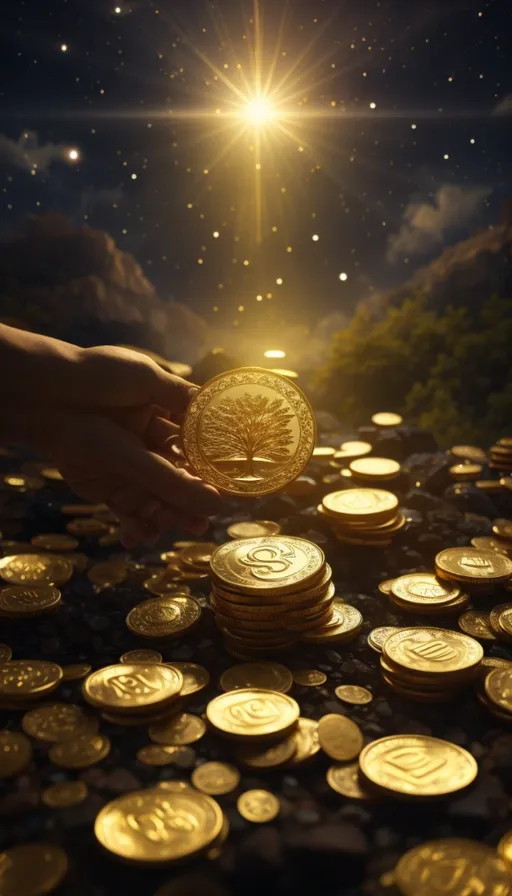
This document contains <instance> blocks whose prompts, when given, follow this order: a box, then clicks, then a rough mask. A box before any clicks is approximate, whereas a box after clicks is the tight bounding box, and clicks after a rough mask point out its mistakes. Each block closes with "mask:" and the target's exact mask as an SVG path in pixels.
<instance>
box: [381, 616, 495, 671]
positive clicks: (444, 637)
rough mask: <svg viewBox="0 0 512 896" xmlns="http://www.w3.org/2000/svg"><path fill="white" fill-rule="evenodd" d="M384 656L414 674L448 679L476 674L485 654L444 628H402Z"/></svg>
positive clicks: (389, 640) (465, 637)
mask: <svg viewBox="0 0 512 896" xmlns="http://www.w3.org/2000/svg"><path fill="white" fill-rule="evenodd" d="M382 652H383V656H384V657H385V658H386V659H387V660H388V661H389V662H391V664H392V665H393V666H398V667H399V668H400V669H410V670H414V672H415V673H425V674H428V675H441V676H443V675H445V674H446V673H461V672H464V673H468V672H471V671H472V670H476V669H477V668H478V666H479V664H480V662H481V660H482V657H483V655H484V652H483V650H482V647H481V645H480V644H479V643H478V642H477V641H475V640H474V639H473V638H470V637H469V636H468V635H463V634H461V633H460V632H452V631H449V630H447V629H442V628H423V627H418V628H403V629H401V630H400V631H398V632H396V634H394V635H391V636H390V637H389V638H387V639H386V641H385V642H384V645H383V648H382Z"/></svg>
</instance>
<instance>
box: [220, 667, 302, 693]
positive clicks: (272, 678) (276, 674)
mask: <svg viewBox="0 0 512 896" xmlns="http://www.w3.org/2000/svg"><path fill="white" fill-rule="evenodd" d="M292 681H293V679H292V673H291V672H290V670H289V669H287V668H286V666H283V665H282V664H281V663H274V662H272V661H270V660H260V662H258V663H240V664H239V665H238V666H232V667H231V669H227V670H226V671H225V672H223V673H222V675H221V677H220V682H219V684H220V686H221V688H222V690H223V691H238V690H240V689H241V688H263V690H266V691H280V692H281V693H282V694H286V693H288V691H289V690H290V688H291V686H292Z"/></svg>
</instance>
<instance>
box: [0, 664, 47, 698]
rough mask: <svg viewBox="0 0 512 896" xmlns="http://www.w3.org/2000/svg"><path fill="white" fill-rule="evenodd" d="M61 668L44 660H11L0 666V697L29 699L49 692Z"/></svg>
mask: <svg viewBox="0 0 512 896" xmlns="http://www.w3.org/2000/svg"><path fill="white" fill-rule="evenodd" d="M61 679H62V669H61V667H60V666H57V664H56V663H50V662H46V661H45V660H11V662H8V663H3V665H1V666H0V699H7V700H9V699H11V698H15V699H17V700H30V699H32V698H36V697H44V696H47V695H48V694H51V692H52V691H54V690H55V688H56V687H57V686H58V684H59V683H60V681H61Z"/></svg>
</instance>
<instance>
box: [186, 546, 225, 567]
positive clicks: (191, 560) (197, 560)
mask: <svg viewBox="0 0 512 896" xmlns="http://www.w3.org/2000/svg"><path fill="white" fill-rule="evenodd" d="M217 548H218V544H215V542H213V541H200V542H196V543H195V544H194V545H193V546H191V547H188V548H183V550H182V551H181V553H180V554H179V555H178V556H179V562H180V563H182V564H183V565H184V566H194V567H195V566H206V567H209V565H210V558H211V556H212V554H213V552H214V551H215V550H217Z"/></svg>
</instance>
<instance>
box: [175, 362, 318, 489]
mask: <svg viewBox="0 0 512 896" xmlns="http://www.w3.org/2000/svg"><path fill="white" fill-rule="evenodd" d="M243 385H248V386H249V385H260V386H265V387H266V388H268V389H273V390H274V391H275V392H278V393H279V394H280V395H281V396H282V397H283V398H285V399H286V401H287V402H288V403H289V405H290V406H291V408H292V410H293V411H294V413H295V415H296V417H297V421H298V425H299V440H298V444H297V447H296V450H295V454H294V456H293V457H291V458H290V460H289V461H288V462H287V463H285V464H284V465H283V466H282V467H281V469H280V470H279V471H277V472H276V473H274V474H273V475H271V476H269V477H268V478H267V479H262V480H256V481H252V480H247V481H244V480H237V481H235V480H233V479H231V478H230V477H229V476H226V475H225V474H224V473H220V472H219V471H218V470H216V469H215V467H214V466H213V465H212V464H211V463H210V462H209V461H208V460H207V458H205V457H203V455H202V452H201V449H200V438H199V427H200V424H201V418H202V415H203V412H204V411H205V410H206V408H207V406H208V405H209V403H210V401H211V399H212V398H213V397H217V396H218V395H220V394H222V392H225V391H226V390H227V389H232V388H234V387H236V386H243ZM182 438H183V450H184V452H185V455H186V457H187V460H188V462H189V463H190V465H191V466H192V467H193V468H194V470H196V472H197V473H198V475H200V476H201V477H202V478H203V479H205V480H206V482H209V483H211V484H212V485H215V486H217V488H220V489H222V491H225V492H227V493H228V494H232V495H268V494H271V493H272V492H277V491H279V490H280V489H281V488H283V487H284V486H285V485H287V484H288V483H289V482H292V481H293V480H294V479H296V478H297V476H300V474H301V473H302V471H303V470H304V468H305V467H306V466H307V464H308V463H309V461H310V459H311V456H312V454H313V449H314V447H315V444H316V420H315V415H314V413H313V408H312V407H311V405H310V403H309V401H308V399H307V398H306V396H305V395H304V393H303V392H302V390H301V389H300V388H299V387H298V386H297V385H295V383H293V382H292V381H291V380H288V379H286V377H283V376H280V375H279V374H277V373H271V372H270V371H269V370H265V368H263V367H241V368H238V369H235V370H230V371H226V372H225V373H220V374H218V375H217V376H215V377H213V379H211V380H209V381H208V382H207V383H205V385H204V386H202V387H201V389H200V390H199V392H198V393H197V394H196V395H195V396H194V398H193V399H192V401H191V402H190V404H189V406H188V408H187V411H186V413H185V419H184V421H183V426H182Z"/></svg>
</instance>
